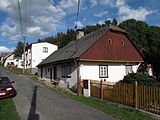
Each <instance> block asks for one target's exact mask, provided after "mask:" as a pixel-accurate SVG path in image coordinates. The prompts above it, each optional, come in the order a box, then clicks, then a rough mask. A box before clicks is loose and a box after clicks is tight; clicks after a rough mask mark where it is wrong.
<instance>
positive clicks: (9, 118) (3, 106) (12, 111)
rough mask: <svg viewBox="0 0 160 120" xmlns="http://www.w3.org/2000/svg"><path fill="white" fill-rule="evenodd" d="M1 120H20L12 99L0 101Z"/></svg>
mask: <svg viewBox="0 0 160 120" xmlns="http://www.w3.org/2000/svg"><path fill="white" fill-rule="evenodd" d="M0 120H20V117H19V115H18V113H17V111H16V107H15V105H14V102H13V100H12V98H8V99H0Z"/></svg>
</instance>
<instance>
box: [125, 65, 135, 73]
mask: <svg viewBox="0 0 160 120" xmlns="http://www.w3.org/2000/svg"><path fill="white" fill-rule="evenodd" d="M132 72H133V70H132V65H126V75H127V74H129V73H132Z"/></svg>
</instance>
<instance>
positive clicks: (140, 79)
mask: <svg viewBox="0 0 160 120" xmlns="http://www.w3.org/2000/svg"><path fill="white" fill-rule="evenodd" d="M136 81H137V83H138V84H142V85H153V84H154V83H155V82H156V80H155V79H154V78H151V77H148V76H145V75H143V74H140V73H130V74H128V75H126V76H125V77H124V78H123V80H122V81H120V82H123V83H131V84H135V82H136Z"/></svg>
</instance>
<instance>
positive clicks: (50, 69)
mask: <svg viewBox="0 0 160 120" xmlns="http://www.w3.org/2000/svg"><path fill="white" fill-rule="evenodd" d="M50 80H51V82H52V67H51V68H50Z"/></svg>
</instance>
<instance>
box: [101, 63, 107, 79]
mask: <svg viewBox="0 0 160 120" xmlns="http://www.w3.org/2000/svg"><path fill="white" fill-rule="evenodd" d="M99 77H100V78H108V65H99Z"/></svg>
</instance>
